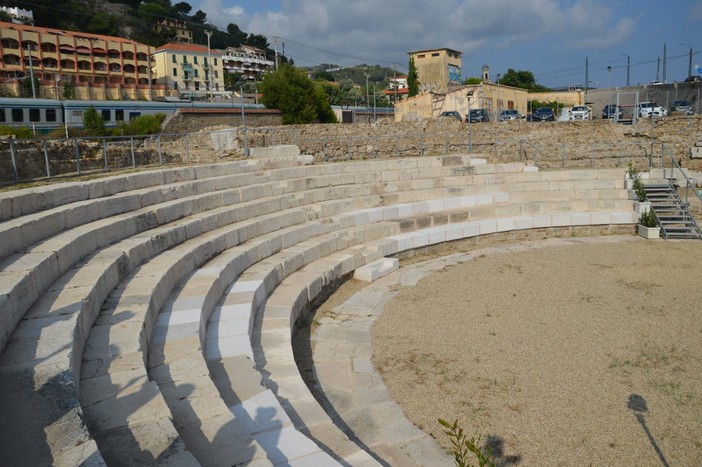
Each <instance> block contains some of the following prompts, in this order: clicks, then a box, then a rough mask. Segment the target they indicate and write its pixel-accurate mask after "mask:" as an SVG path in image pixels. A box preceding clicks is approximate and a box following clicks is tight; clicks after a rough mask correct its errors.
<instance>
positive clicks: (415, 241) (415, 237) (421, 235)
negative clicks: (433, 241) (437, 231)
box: [412, 232, 429, 248]
mask: <svg viewBox="0 0 702 467" xmlns="http://www.w3.org/2000/svg"><path fill="white" fill-rule="evenodd" d="M428 244H429V234H428V233H426V232H413V233H412V248H420V247H423V246H427V245H428Z"/></svg>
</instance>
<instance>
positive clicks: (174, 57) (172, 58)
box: [171, 55, 178, 63]
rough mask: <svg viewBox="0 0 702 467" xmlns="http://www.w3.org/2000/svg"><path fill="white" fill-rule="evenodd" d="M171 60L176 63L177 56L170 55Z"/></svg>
mask: <svg viewBox="0 0 702 467" xmlns="http://www.w3.org/2000/svg"><path fill="white" fill-rule="evenodd" d="M171 60H172V61H173V63H178V58H177V57H176V56H175V55H171Z"/></svg>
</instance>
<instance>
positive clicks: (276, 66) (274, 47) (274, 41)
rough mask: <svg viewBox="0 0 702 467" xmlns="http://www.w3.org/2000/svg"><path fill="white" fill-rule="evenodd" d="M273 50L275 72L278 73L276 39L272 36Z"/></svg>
mask: <svg viewBox="0 0 702 467" xmlns="http://www.w3.org/2000/svg"><path fill="white" fill-rule="evenodd" d="M271 39H273V50H274V51H275V70H276V71H278V37H277V36H273V37H272V38H271Z"/></svg>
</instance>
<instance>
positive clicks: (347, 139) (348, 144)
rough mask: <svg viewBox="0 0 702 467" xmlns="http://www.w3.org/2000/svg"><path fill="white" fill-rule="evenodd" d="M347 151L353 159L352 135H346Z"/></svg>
mask: <svg viewBox="0 0 702 467" xmlns="http://www.w3.org/2000/svg"><path fill="white" fill-rule="evenodd" d="M346 153H347V154H348V156H349V159H348V160H351V137H350V136H347V137H346Z"/></svg>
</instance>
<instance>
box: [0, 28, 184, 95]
mask: <svg viewBox="0 0 702 467" xmlns="http://www.w3.org/2000/svg"><path fill="white" fill-rule="evenodd" d="M152 53H153V48H152V47H150V46H148V45H144V44H140V43H138V42H135V41H131V40H128V39H123V38H121V37H111V36H101V35H97V34H88V33H82V32H74V31H63V30H59V29H49V28H40V27H35V26H25V25H20V24H13V23H3V22H0V56H1V57H2V61H1V62H0V82H1V83H0V84H1V85H2V93H3V94H4V95H14V96H18V97H20V96H21V97H37V98H46V99H70V98H72V99H91V100H127V99H129V100H137V99H141V100H153V99H154V98H156V97H160V96H168V95H172V94H175V92H173V91H172V90H169V89H168V88H167V86H164V85H159V84H155V82H154V77H152V70H151V61H150V56H151V54H152ZM32 75H33V76H34V79H35V81H38V84H39V86H35V87H34V88H35V89H34V91H33V92H34V96H32V91H28V89H27V88H28V87H27V86H22V85H21V82H22V81H24V78H29V77H31V76H32ZM37 87H38V89H37ZM27 94H29V95H27Z"/></svg>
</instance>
